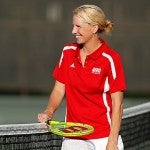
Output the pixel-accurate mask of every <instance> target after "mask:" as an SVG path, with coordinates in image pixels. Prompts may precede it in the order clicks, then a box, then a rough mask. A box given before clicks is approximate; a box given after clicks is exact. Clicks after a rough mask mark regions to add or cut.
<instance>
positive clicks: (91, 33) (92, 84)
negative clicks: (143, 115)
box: [38, 5, 126, 150]
mask: <svg viewBox="0 0 150 150" xmlns="http://www.w3.org/2000/svg"><path fill="white" fill-rule="evenodd" d="M112 27H113V24H112V23H111V21H108V20H107V19H106V18H105V15H104V13H103V11H102V10H101V9H100V8H99V7H97V6H95V5H82V6H80V7H78V8H76V9H75V10H74V11H73V30H72V34H74V35H75V37H76V42H75V43H70V44H67V45H66V46H65V47H64V48H63V51H62V55H61V58H60V61H59V63H58V64H57V66H56V68H55V70H54V72H53V77H54V78H55V79H56V82H55V85H54V88H53V90H52V93H51V95H50V99H49V103H48V106H47V108H46V110H45V111H44V112H43V113H41V114H38V121H39V122H45V120H46V119H47V118H49V119H51V118H52V116H53V114H54V112H55V111H56V109H57V108H58V106H59V104H60V103H61V101H62V99H63V97H64V95H65V94H66V116H65V117H66V121H72V122H82V123H87V124H90V125H92V126H93V127H94V133H92V134H89V135H87V136H83V137H79V138H78V139H69V138H64V140H63V143H62V150H80V149H81V150H118V149H119V150H122V149H123V143H122V140H121V137H120V135H119V130H120V124H121V119H122V110H123V91H124V90H125V88H126V85H125V78H124V71H123V67H122V63H121V59H120V55H119V54H118V53H117V52H116V51H114V50H113V49H112V48H110V47H109V46H108V45H107V44H106V42H105V41H104V40H103V39H101V38H99V36H100V35H101V33H103V32H109V31H110V30H111V29H112Z"/></svg>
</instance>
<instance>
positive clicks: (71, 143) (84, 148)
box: [61, 136, 124, 150]
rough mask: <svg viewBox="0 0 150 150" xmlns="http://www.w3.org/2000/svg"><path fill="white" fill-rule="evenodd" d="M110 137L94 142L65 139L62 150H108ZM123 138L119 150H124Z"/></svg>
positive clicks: (120, 140) (119, 143) (119, 139)
mask: <svg viewBox="0 0 150 150" xmlns="http://www.w3.org/2000/svg"><path fill="white" fill-rule="evenodd" d="M107 142H108V137H106V138H100V139H92V140H77V139H68V138H64V139H63V142H62V148H61V150H106V145H107ZM123 149H124V146H123V142H122V138H121V136H119V138H118V150H123Z"/></svg>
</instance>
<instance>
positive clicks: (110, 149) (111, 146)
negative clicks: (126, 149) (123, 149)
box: [106, 141, 118, 150]
mask: <svg viewBox="0 0 150 150" xmlns="http://www.w3.org/2000/svg"><path fill="white" fill-rule="evenodd" d="M106 150H118V146H117V144H116V143H115V142H109V141H108V143H107V146H106Z"/></svg>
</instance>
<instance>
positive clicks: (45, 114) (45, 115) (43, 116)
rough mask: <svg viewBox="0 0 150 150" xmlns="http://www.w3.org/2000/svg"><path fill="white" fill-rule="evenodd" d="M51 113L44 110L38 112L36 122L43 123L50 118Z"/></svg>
mask: <svg viewBox="0 0 150 150" xmlns="http://www.w3.org/2000/svg"><path fill="white" fill-rule="evenodd" d="M52 116H53V115H52V113H51V112H49V111H45V112H43V113H40V114H38V122H41V123H45V122H46V120H47V119H51V118H52Z"/></svg>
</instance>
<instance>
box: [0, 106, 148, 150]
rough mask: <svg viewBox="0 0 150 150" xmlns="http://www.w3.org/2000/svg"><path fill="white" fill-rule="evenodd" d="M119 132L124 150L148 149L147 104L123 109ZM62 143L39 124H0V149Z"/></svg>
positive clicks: (54, 147) (55, 148)
mask: <svg viewBox="0 0 150 150" xmlns="http://www.w3.org/2000/svg"><path fill="white" fill-rule="evenodd" d="M120 132H121V135H122V138H123V142H124V146H125V150H141V149H142V150H149V149H150V103H145V104H142V105H138V106H134V107H131V108H126V109H124V113H123V121H122V125H121V131H120ZM61 142H62V137H60V136H57V135H54V134H52V133H50V132H48V130H47V127H46V126H45V124H42V123H34V124H12V125H0V150H60V149H61Z"/></svg>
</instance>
